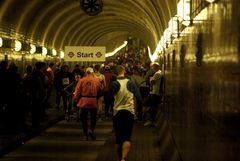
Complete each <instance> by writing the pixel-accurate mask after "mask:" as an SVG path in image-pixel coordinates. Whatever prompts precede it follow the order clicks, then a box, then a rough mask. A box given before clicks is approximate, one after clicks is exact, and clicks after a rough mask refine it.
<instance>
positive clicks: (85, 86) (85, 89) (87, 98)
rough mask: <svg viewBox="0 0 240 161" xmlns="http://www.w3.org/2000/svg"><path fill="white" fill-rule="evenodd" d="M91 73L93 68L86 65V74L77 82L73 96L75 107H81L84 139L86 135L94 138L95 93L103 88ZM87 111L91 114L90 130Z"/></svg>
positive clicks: (86, 137) (95, 116) (95, 117)
mask: <svg viewBox="0 0 240 161" xmlns="http://www.w3.org/2000/svg"><path fill="white" fill-rule="evenodd" d="M92 74H93V68H91V67H88V68H87V69H86V76H84V77H83V78H82V79H80V80H79V81H78V83H77V86H76V88H75V92H74V98H73V99H74V102H75V103H76V104H77V107H78V108H80V109H81V113H80V117H81V121H82V127H83V134H84V136H85V139H86V140H88V136H90V137H91V139H92V140H95V139H96V137H95V135H94V129H95V126H96V120H97V107H98V106H97V93H98V91H100V90H103V87H102V85H101V83H100V81H99V80H98V79H97V78H94V77H93V75H92ZM88 112H90V115H91V125H90V126H91V129H90V130H88Z"/></svg>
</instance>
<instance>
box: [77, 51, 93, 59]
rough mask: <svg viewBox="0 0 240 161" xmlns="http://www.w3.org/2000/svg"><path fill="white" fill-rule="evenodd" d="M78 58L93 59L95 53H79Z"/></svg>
mask: <svg viewBox="0 0 240 161" xmlns="http://www.w3.org/2000/svg"><path fill="white" fill-rule="evenodd" d="M77 57H80V58H93V53H82V52H78V53H77Z"/></svg>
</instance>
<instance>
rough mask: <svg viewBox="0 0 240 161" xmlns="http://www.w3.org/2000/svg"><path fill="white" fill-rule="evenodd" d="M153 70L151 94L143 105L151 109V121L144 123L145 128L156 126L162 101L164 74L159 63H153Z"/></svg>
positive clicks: (150, 80)
mask: <svg viewBox="0 0 240 161" xmlns="http://www.w3.org/2000/svg"><path fill="white" fill-rule="evenodd" d="M152 70H153V71H154V74H153V76H152V77H150V79H149V82H150V92H149V95H148V96H147V98H146V99H145V100H144V102H143V105H144V106H145V107H149V113H150V120H148V121H146V122H145V123H144V126H149V125H154V124H155V120H156V115H157V112H158V105H159V104H160V103H161V101H162V90H163V89H162V83H163V73H162V71H161V70H160V65H159V64H158V63H157V62H153V63H152Z"/></svg>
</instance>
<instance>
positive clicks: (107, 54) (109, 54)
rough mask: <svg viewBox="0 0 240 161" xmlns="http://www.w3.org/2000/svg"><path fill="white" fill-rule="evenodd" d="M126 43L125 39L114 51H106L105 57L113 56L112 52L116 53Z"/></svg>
mask: <svg viewBox="0 0 240 161" xmlns="http://www.w3.org/2000/svg"><path fill="white" fill-rule="evenodd" d="M127 44H128V42H127V41H124V42H123V44H122V45H121V46H119V47H118V48H116V49H115V50H114V51H112V52H109V53H106V54H105V57H110V56H113V55H114V54H116V53H117V52H118V51H119V50H121V49H122V48H124V47H125V46H126V45H127Z"/></svg>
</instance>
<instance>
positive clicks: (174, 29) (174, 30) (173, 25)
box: [168, 17, 178, 37]
mask: <svg viewBox="0 0 240 161" xmlns="http://www.w3.org/2000/svg"><path fill="white" fill-rule="evenodd" d="M177 21H178V19H177V17H172V18H171V19H170V20H169V22H168V29H169V32H170V33H171V34H172V36H174V37H177V36H178V22H177Z"/></svg>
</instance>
